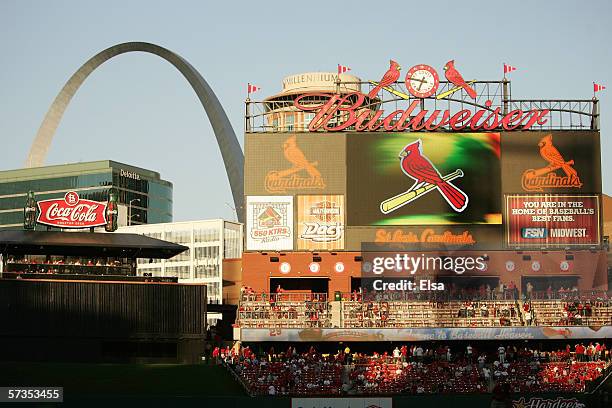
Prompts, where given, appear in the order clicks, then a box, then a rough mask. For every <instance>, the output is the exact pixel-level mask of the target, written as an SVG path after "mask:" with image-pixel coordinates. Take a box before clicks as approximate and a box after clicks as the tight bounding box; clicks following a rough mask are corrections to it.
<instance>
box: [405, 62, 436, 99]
mask: <svg viewBox="0 0 612 408" xmlns="http://www.w3.org/2000/svg"><path fill="white" fill-rule="evenodd" d="M404 83H405V84H406V88H407V89H408V92H410V93H411V94H412V95H413V96H415V97H417V98H427V97H429V96H431V95H433V94H435V93H436V91H437V90H438V86H439V85H440V78H439V77H438V73H437V72H436V70H435V69H433V68H432V67H430V66H429V65H425V64H419V65H415V66H414V67H412V68H410V70H408V73H407V74H406V80H405V82H404Z"/></svg>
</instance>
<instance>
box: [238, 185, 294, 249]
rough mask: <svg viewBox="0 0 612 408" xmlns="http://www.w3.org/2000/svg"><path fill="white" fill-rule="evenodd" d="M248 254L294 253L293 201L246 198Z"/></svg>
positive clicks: (271, 198) (291, 198)
mask: <svg viewBox="0 0 612 408" xmlns="http://www.w3.org/2000/svg"><path fill="white" fill-rule="evenodd" d="M246 215H247V218H246V219H247V238H246V246H247V250H250V251H259V250H271V251H282V250H293V197H292V196H247V214H246Z"/></svg>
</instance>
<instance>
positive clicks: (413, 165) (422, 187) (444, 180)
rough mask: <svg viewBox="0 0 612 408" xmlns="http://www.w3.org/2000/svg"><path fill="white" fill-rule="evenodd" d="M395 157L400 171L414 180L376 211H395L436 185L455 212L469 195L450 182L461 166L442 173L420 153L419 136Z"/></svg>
mask: <svg viewBox="0 0 612 408" xmlns="http://www.w3.org/2000/svg"><path fill="white" fill-rule="evenodd" d="M399 159H400V166H401V169H402V172H403V173H404V174H405V175H407V176H408V177H410V178H412V179H414V180H415V182H414V184H413V185H412V187H410V189H409V190H408V191H405V192H403V193H401V194H398V195H396V196H395V197H391V198H389V199H387V200H385V201H383V202H382V203H381V204H380V211H381V212H382V213H383V214H388V213H390V212H391V211H395V210H396V209H398V208H400V207H403V206H404V205H406V204H408V203H410V202H412V201H414V200H416V199H417V198H419V197H421V196H423V195H424V194H426V193H428V192H430V191H432V190H433V189H437V190H438V191H439V192H440V194H441V195H442V197H444V199H445V200H446V202H447V203H448V204H449V205H450V206H451V208H452V209H453V210H455V211H456V212H462V211H463V210H465V209H466V207H467V205H468V201H469V197H468V196H467V195H466V194H465V193H464V192H463V191H461V190H460V189H459V188H457V187H456V186H455V185H453V184H452V183H451V181H452V180H454V179H456V178H458V177H463V175H464V174H463V171H462V170H461V169H457V170H455V171H454V172H453V173H450V174H448V175H446V176H444V177H442V176H441V175H440V172H438V170H437V169H436V167H435V166H434V165H433V164H432V162H431V161H430V160H429V159H428V158H427V157H426V156H425V155H424V154H423V149H422V142H421V140H420V139H419V140H417V141H415V142H412V143H410V144H409V145H407V146H406V147H404V149H403V150H402V151H401V152H400V154H399Z"/></svg>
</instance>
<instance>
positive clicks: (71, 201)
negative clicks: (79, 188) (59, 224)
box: [64, 191, 79, 206]
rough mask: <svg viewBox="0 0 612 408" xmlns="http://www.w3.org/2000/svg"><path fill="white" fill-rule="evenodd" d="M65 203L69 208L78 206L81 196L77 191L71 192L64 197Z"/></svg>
mask: <svg viewBox="0 0 612 408" xmlns="http://www.w3.org/2000/svg"><path fill="white" fill-rule="evenodd" d="M64 201H65V202H66V204H68V205H69V206H73V205H76V204H77V203H78V202H79V195H78V194H77V193H76V191H69V192H67V193H66V195H65V196H64Z"/></svg>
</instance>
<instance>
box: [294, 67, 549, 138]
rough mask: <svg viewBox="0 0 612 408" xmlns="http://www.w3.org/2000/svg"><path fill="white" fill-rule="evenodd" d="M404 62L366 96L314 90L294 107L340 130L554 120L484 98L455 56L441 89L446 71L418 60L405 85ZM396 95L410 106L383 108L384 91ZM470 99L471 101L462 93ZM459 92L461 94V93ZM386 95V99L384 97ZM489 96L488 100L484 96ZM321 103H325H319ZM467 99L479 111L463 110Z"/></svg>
mask: <svg viewBox="0 0 612 408" xmlns="http://www.w3.org/2000/svg"><path fill="white" fill-rule="evenodd" d="M400 70H401V67H400V65H399V64H398V63H397V62H395V61H393V60H391V61H390V66H389V69H388V70H387V72H386V73H385V74H384V75H383V76H382V78H381V79H380V81H369V82H370V83H371V84H372V85H374V88H372V89H371V90H370V92H369V93H368V94H367V95H365V94H363V93H361V92H352V93H348V94H338V93H321V92H313V93H307V94H303V95H300V96H298V97H297V98H296V99H295V101H294V106H295V107H296V108H297V109H298V110H301V111H304V112H314V113H315V116H314V118H313V119H312V121H311V122H310V123H309V125H308V130H310V131H311V132H315V131H317V130H325V131H328V132H339V131H343V130H346V129H348V128H350V129H354V130H356V131H358V132H361V131H366V132H373V131H377V130H383V131H386V132H394V131H397V132H403V131H436V130H440V129H451V130H456V131H459V130H467V131H491V130H499V129H500V128H501V129H503V130H529V129H530V128H531V127H532V126H541V125H544V124H545V123H547V122H548V116H549V113H550V111H549V110H548V109H541V110H540V109H531V110H527V111H523V110H521V109H514V110H511V111H509V112H508V111H505V110H503V109H502V107H500V106H497V107H495V106H494V105H493V101H491V100H486V101H484V105H483V104H482V103H481V102H480V99H479V97H478V93H477V90H476V89H475V88H474V87H473V85H474V83H476V82H477V81H476V80H469V81H467V80H464V79H463V76H462V75H461V73H460V72H459V70H458V69H457V67H455V61H454V60H451V61H448V62H447V63H446V65H444V76H445V78H446V81H447V82H446V83H447V88H445V90H444V91H442V92H438V90H439V89H440V85H441V83H440V79H439V78H440V75H439V74H438V72H437V71H436V70H435V68H433V67H431V66H429V65H425V64H418V65H415V66H413V67H412V68H410V69H409V70H408V72H407V74H406V76H405V79H404V81H403V83H404V88H405V90H407V92H408V93H406V92H404V89H402V85H401V82H402V81H401V78H400ZM385 92H386V93H388V94H391V96H392V97H393V101H401V100H403V101H404V102H405V103H406V104H407V106H406V108H405V109H397V106H396V104H394V108H395V110H393V111H392V112H387V113H385V111H384V110H382V109H376V110H373V109H370V107H373V106H375V107H378V106H379V105H380V104H379V103H378V102H379V101H381V100H382V98H380V97H381V95H384V93H385ZM464 94H465V95H466V96H467V97H469V99H467V100H465V99H464V97H463V96H462V95H464ZM457 95H459V96H458V97H457ZM379 98H380V99H379ZM423 99H433V100H440V99H445V100H449V101H455V102H460V103H461V104H462V109H461V110H459V111H457V112H451V111H450V110H449V109H446V110H441V109H434V110H427V109H425V108H424V104H423V103H422V102H423ZM483 99H484V98H483ZM317 101H323V102H322V103H319V102H317ZM464 102H466V103H468V104H469V105H473V106H475V107H476V109H463V107H464V106H463V104H464Z"/></svg>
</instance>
